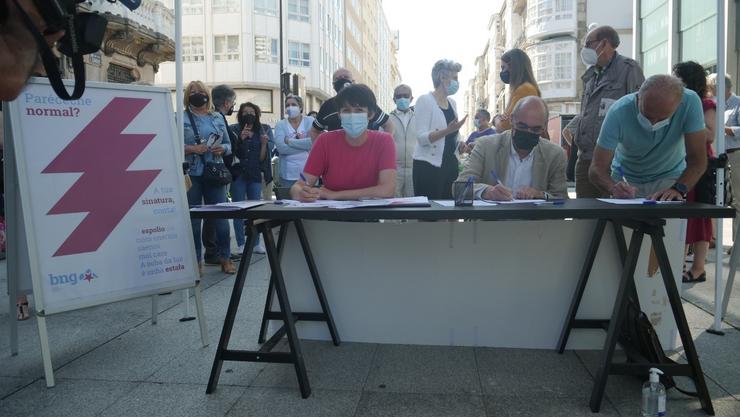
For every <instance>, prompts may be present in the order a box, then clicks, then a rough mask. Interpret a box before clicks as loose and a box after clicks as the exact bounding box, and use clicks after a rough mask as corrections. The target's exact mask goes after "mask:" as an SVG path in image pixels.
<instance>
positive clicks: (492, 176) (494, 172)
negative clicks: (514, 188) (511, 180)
mask: <svg viewBox="0 0 740 417" xmlns="http://www.w3.org/2000/svg"><path fill="white" fill-rule="evenodd" d="M491 178H493V180H494V181H495V182H496V185H499V184H501V181H500V180H499V179H498V175H496V171H495V170H491Z"/></svg>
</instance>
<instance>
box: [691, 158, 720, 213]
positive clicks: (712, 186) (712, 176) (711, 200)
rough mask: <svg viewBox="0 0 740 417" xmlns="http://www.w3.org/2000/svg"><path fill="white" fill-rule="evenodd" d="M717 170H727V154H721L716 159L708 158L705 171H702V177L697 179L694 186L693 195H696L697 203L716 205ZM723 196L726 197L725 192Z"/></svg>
mask: <svg viewBox="0 0 740 417" xmlns="http://www.w3.org/2000/svg"><path fill="white" fill-rule="evenodd" d="M719 168H727V154H722V155H720V156H719V157H717V158H713V157H709V159H708V160H707V170H706V171H704V175H702V176H701V178H699V181H697V183H696V185H695V186H694V194H695V195H696V201H697V202H699V203H706V204H716V202H717V169H719ZM725 196H727V192H726V190H725ZM725 198H726V197H725Z"/></svg>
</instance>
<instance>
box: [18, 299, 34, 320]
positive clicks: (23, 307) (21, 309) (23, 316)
mask: <svg viewBox="0 0 740 417" xmlns="http://www.w3.org/2000/svg"><path fill="white" fill-rule="evenodd" d="M30 317H31V314H30V313H29V310H28V301H26V302H23V303H16V304H15V318H16V320H18V321H23V320H28V319H29V318H30Z"/></svg>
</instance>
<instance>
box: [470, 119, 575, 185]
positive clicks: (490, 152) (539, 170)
mask: <svg viewBox="0 0 740 417" xmlns="http://www.w3.org/2000/svg"><path fill="white" fill-rule="evenodd" d="M532 152H534V161H533V162H532V188H534V189H536V190H538V191H546V192H547V193H548V194H550V195H551V196H552V197H553V198H557V199H564V198H568V185H567V184H566V181H567V180H566V177H565V167H566V165H567V160H566V158H565V151H563V149H562V148H561V147H559V146H557V145H555V144H553V143H552V142H550V141H549V140H547V139H542V138H540V143H539V144H538V145H537V146H535V147H534V149H533V150H532ZM510 153H511V130H507V131H506V132H504V133H499V134H496V135H490V136H483V137H480V138H478V139H477V140H476V141H475V148H473V152H471V153H470V157H468V160H467V162H466V163H465V168H464V169H463V171H462V173H460V176H458V177H457V181H467V179H468V178H469V177H471V176H472V177H473V179H474V181H475V187H474V190H475V193H476V195H477V194H478V192H479V191H480V190H482V189H484V188H485V187H486V186H487V185H495V182H494V180H493V178H491V170H495V171H496V175H498V176H499V179H500V180H501V182H505V181H506V171H507V168H508V166H509V155H510Z"/></svg>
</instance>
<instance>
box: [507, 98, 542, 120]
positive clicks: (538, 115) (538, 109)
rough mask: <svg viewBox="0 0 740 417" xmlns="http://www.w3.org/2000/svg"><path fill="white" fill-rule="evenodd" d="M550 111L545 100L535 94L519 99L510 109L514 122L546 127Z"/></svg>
mask: <svg viewBox="0 0 740 417" xmlns="http://www.w3.org/2000/svg"><path fill="white" fill-rule="evenodd" d="M549 117H550V111H549V110H548V108H547V104H546V103H545V100H543V99H541V98H539V97H537V96H527V97H524V98H523V99H521V100H519V101H518V102H517V103H516V105H515V106H514V109H513V110H512V111H511V118H512V120H513V121H514V124H516V123H524V124H526V125H527V126H529V127H530V128H533V127H542V128H545V127H547V119H549Z"/></svg>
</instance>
